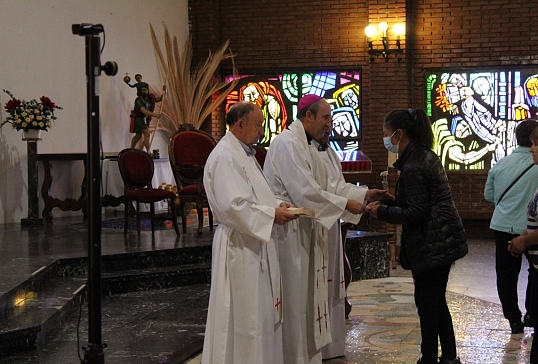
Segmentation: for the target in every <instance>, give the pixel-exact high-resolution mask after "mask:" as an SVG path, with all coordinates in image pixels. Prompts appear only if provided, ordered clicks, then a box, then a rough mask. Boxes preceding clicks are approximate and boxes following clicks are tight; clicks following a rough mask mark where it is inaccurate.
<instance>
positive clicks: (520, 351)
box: [0, 220, 532, 364]
mask: <svg viewBox="0 0 538 364" xmlns="http://www.w3.org/2000/svg"><path fill="white" fill-rule="evenodd" d="M174 235H175V234H174V233H173V231H172V232H169V231H157V232H156V236H155V237H154V238H151V233H150V232H149V233H147V232H145V233H144V232H143V233H142V238H141V239H140V240H138V239H137V238H136V234H129V235H128V236H127V238H125V239H124V238H123V232H122V231H112V230H103V236H102V245H103V248H102V249H103V254H115V253H122V252H135V251H145V250H160V249H170V248H174V247H181V246H195V245H200V244H210V243H211V238H210V237H211V234H204V235H203V236H202V237H198V236H196V234H187V235H186V236H182V237H181V238H180V239H178V240H176V239H175V236H174ZM86 236H87V230H86V229H85V227H84V226H83V225H80V226H76V225H75V226H72V222H67V223H66V222H65V221H62V220H57V221H55V223H54V224H52V225H51V226H47V227H45V228H44V229H36V230H33V229H27V230H26V229H21V228H20V226H18V225H17V224H13V225H4V226H3V228H2V229H0V249H1V251H2V254H0V277H2V279H1V280H0V293H2V292H4V291H5V290H7V289H8V287H9V286H13V285H14V284H16V283H17V281H19V280H23V279H25V277H27V276H28V275H29V274H31V273H32V272H33V271H35V270H37V269H39V268H40V267H42V266H43V265H46V264H48V263H49V262H50V261H51V260H54V259H59V258H64V257H74V256H85V255H87V240H86ZM469 243H470V251H469V254H468V255H467V256H466V257H465V258H463V259H461V260H460V261H458V262H456V264H455V265H454V266H453V267H452V271H451V275H450V279H449V284H448V289H449V292H448V295H447V297H448V301H449V305H450V308H451V312H452V315H453V320H454V326H455V331H456V340H457V346H458V355H459V356H460V357H461V359H462V363H464V364H496V363H499V364H515V363H518V364H523V363H528V354H529V352H528V348H529V347H530V344H531V340H532V337H531V336H530V334H531V332H532V329H529V328H526V329H525V334H520V335H511V334H510V330H509V326H508V323H507V321H506V320H505V319H504V317H503V316H502V312H501V307H500V305H499V302H498V297H497V292H496V288H495V268H494V242H493V240H472V241H470V242H469ZM525 269H526V266H524V267H523V269H522V273H521V274H520V284H519V287H518V288H519V291H520V292H523V291H524V289H525V272H524V270H525ZM390 273H391V277H389V278H380V279H372V280H364V281H357V282H352V283H351V285H350V286H349V289H348V293H349V296H350V299H351V301H352V303H353V309H352V312H351V317H350V320H349V322H348V325H347V328H348V339H347V354H346V358H339V359H333V360H330V361H326V362H325V363H326V364H341V363H342V364H343V363H361V364H363V363H366V364H377V363H392V364H398V363H416V361H417V359H418V358H419V355H420V354H419V343H420V329H419V325H418V317H417V314H416V308H415V306H414V303H413V283H412V279H411V277H410V274H409V272H407V271H403V270H401V269H400V268H399V267H398V268H397V269H395V270H391V272H390ZM193 289H194V287H193ZM193 292H194V291H193ZM196 292H197V293H196V294H194V293H193V294H189V290H184V291H183V293H185V294H187V296H189V297H192V298H195V297H196V296H199V298H201V299H202V300H207V296H206V295H207V287H203V289H202V290H201V291H196ZM177 294H178V292H177V291H175V290H171V291H170V290H164V291H159V292H154V294H151V293H139V294H130V295H127V296H126V297H128V298H129V299H130V300H133V302H138V304H139V305H140V307H142V308H143V309H141V310H140V311H139V313H140V315H141V316H144V319H143V320H142V321H141V322H143V324H141V323H137V322H135V320H134V319H136V318H137V315H134V314H132V312H133V311H131V310H129V311H130V312H127V316H125V317H127V318H128V319H131V317H130V316H133V317H132V319H133V321H132V322H131V321H129V324H128V325H125V320H126V319H125V318H121V314H123V313H125V311H127V310H125V308H127V307H126V306H125V305H124V303H123V300H122V297H120V296H116V297H112V298H111V299H110V300H107V301H106V303H105V304H106V305H110V306H107V310H106V311H108V312H116V313H115V314H113V316H116V315H117V318H118V323H117V325H116V324H112V325H110V326H109V327H107V328H106V331H105V335H106V336H107V341H108V343H109V345H113V346H112V347H110V348H108V349H105V358H106V362H107V363H122V364H123V363H127V362H135V361H133V360H132V359H133V356H132V355H133V353H134V350H136V353H137V355H136V358H137V359H138V360H139V362H148V363H149V362H158V361H159V358H158V357H155V356H154V357H153V359H155V360H153V359H150V358H149V356H151V352H152V349H150V346H151V347H155V346H156V345H159V346H162V348H160V349H162V350H161V351H160V353H161V354H160V355H163V354H166V353H167V352H168V351H169V350H170V349H168V348H165V347H164V345H165V343H168V344H170V343H172V344H173V345H175V343H180V342H181V341H183V340H184V339H185V338H184V337H183V338H182V337H181V335H190V334H189V332H191V333H192V335H198V336H200V335H201V333H202V332H203V330H204V328H203V325H202V326H200V325H198V324H194V326H192V324H191V323H190V322H188V320H186V321H185V322H178V320H177V315H176V314H175V312H184V311H186V310H187V309H189V307H190V306H189V307H187V306H188V304H187V303H186V304H185V305H187V306H185V307H183V306H181V305H179V306H178V305H177V304H176V302H177V301H180V297H182V296H176V295H177ZM200 295H201V296H200ZM165 297H168V298H165ZM124 298H125V297H124ZM183 298H185V297H183ZM165 302H169V303H165ZM153 305H157V306H153ZM167 305H169V306H167ZM152 307H153V308H152ZM163 307H164V309H162V308H163ZM195 307H197V306H195ZM520 307H521V308H523V307H524V305H523V302H522V300H520ZM197 308H200V307H197ZM158 311H160V312H167V314H166V315H165V316H163V317H161V318H159V317H157V314H156V312H158ZM200 314H203V313H200ZM196 315H198V314H196V313H195V316H196ZM193 317H194V316H193ZM108 319H109V317H107V320H108ZM122 320H123V321H122ZM197 320H198V319H197ZM198 321H199V320H198ZM202 321H203V320H202ZM74 325H75V323H73V322H66V325H65V327H64V330H65V331H63V334H62V335H60V336H58V337H56V338H55V339H53V340H50V341H49V343H50V344H52V346H44V347H43V349H42V350H43V351H42V352H41V354H38V356H39V357H37V358H36V357H35V356H33V355H31V356H30V357H29V356H25V355H23V356H20V357H19V358H20V359H21V360H20V361H15V362H14V361H12V360H8V359H6V360H7V361H5V360H4V361H3V360H0V362H2V363H4V362H6V363H17V362H20V363H22V362H33V363H41V364H45V363H46V364H48V363H51V364H52V363H56V364H61V363H67V362H76V361H77V359H78V358H77V355H76V347H77V344H76V343H74V342H73V341H74V340H75V339H74V335H75V334H74V333H75V330H74V329H73V328H74ZM189 325H191V327H188V326H189ZM82 327H83V328H84V327H85V325H82ZM164 327H166V329H164ZM112 333H114V334H112ZM145 334H148V336H147V338H144V335H145ZM109 335H110V336H109ZM133 337H134V338H137V339H139V340H138V341H137V344H133V345H132V346H129V345H126V346H125V347H126V348H127V349H126V350H125V352H124V353H123V354H122V351H121V350H123V349H120V350H113V348H114V346H117V345H118V344H121V343H122V342H123V340H126V338H129V339H132V338H133ZM85 340H86V332H85V331H84V329H83V330H82V332H81V341H82V342H84V341H85ZM144 348H147V352H146V354H144V350H145V349H144ZM64 350H69V352H70V353H71V354H69V357H70V360H68V361H62V360H60V359H59V358H58V357H57V356H55V354H54V353H58V354H60V353H61V352H62V351H64ZM46 351H48V352H49V354H47V356H46V357H47V358H48V359H50V360H46V361H43V360H42V359H44V358H45V356H44V355H45V354H44V353H45V352H46ZM129 351H131V352H129ZM122 356H123V357H122ZM145 356H147V357H148V358H147V359H148V361H146V360H145V359H144V360H143V359H142V358H144V357H145ZM30 358H32V359H33V360H32V359H30ZM129 358H131V359H129ZM1 359H4V358H1ZM12 359H13V358H12ZM29 359H30V360H29ZM161 359H162V357H161ZM199 362H200V355H198V357H196V358H194V359H192V360H191V361H190V362H189V364H197V363H199Z"/></svg>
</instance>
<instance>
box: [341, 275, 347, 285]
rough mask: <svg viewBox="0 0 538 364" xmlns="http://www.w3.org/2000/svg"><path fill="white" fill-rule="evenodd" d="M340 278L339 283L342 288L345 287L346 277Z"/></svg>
mask: <svg viewBox="0 0 538 364" xmlns="http://www.w3.org/2000/svg"><path fill="white" fill-rule="evenodd" d="M340 279H341V281H340V285H341V286H342V288H345V283H346V279H345V278H344V276H342V277H341V278H340Z"/></svg>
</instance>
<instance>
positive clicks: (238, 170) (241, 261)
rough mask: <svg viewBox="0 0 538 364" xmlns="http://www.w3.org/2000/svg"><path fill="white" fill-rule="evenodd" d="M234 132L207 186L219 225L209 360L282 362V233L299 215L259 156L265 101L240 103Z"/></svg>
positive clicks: (220, 148) (209, 170) (231, 115)
mask: <svg viewBox="0 0 538 364" xmlns="http://www.w3.org/2000/svg"><path fill="white" fill-rule="evenodd" d="M226 121H227V124H228V125H229V132H227V133H226V135H225V136H224V137H223V138H222V139H221V140H220V141H219V143H218V144H217V146H216V147H215V149H214V150H213V151H212V152H211V154H210V156H209V158H208V160H207V163H206V165H205V168H204V187H205V191H206V193H207V197H208V200H209V205H210V206H211V210H212V211H213V213H214V215H215V217H216V218H217V220H218V222H219V225H218V227H217V229H216V230H215V235H214V238H213V257H212V265H211V290H210V296H209V309H208V315H207V324H206V332H205V338H204V348H203V353H202V363H203V364H216V363H218V364H232V363H249V364H282V363H284V360H283V350H282V328H281V319H282V304H283V303H282V295H281V277H280V267H279V260H278V259H279V257H278V246H277V243H276V242H277V241H279V242H280V244H281V245H285V244H286V242H285V235H284V229H283V227H282V225H284V224H285V223H287V222H288V221H291V220H293V219H296V217H297V216H296V215H295V214H294V213H293V212H291V211H289V210H288V207H292V205H291V204H290V203H287V202H279V201H277V199H276V198H275V196H274V194H273V191H272V190H271V187H270V186H269V184H268V183H267V180H266V179H265V176H264V175H263V172H262V170H261V168H260V166H259V164H258V162H257V161H256V158H255V157H254V154H255V151H254V149H253V148H252V145H253V144H255V143H256V142H257V141H258V139H259V137H260V136H261V135H263V121H264V117H263V114H262V111H261V109H260V108H259V107H258V106H256V105H254V104H250V103H246V102H240V103H238V104H236V105H234V106H233V107H232V108H231V109H230V111H229V112H228V115H227V118H226Z"/></svg>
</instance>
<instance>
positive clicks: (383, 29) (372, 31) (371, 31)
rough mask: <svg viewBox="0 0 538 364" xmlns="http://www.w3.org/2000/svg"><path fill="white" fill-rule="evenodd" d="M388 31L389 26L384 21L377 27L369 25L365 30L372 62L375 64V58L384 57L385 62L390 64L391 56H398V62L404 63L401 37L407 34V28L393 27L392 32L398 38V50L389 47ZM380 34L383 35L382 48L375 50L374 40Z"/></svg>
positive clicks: (401, 25)
mask: <svg viewBox="0 0 538 364" xmlns="http://www.w3.org/2000/svg"><path fill="white" fill-rule="evenodd" d="M388 29H389V25H388V24H387V23H386V22H384V21H382V22H381V23H379V24H378V25H377V27H375V26H373V25H368V26H367V27H366V29H364V32H365V33H366V36H367V37H368V54H369V55H370V62H373V61H374V60H375V57H378V56H383V58H385V62H388V61H389V56H390V55H391V54H394V55H395V56H396V59H397V60H398V62H401V61H402V57H401V54H402V53H403V49H401V48H400V36H401V35H403V34H405V26H404V25H403V24H395V25H394V26H393V27H392V31H393V33H394V34H395V35H396V37H397V38H396V48H390V46H389V39H388V37H387V30H388ZM379 34H380V35H381V43H382V47H381V48H375V49H374V42H373V38H374V37H375V36H377V35H379Z"/></svg>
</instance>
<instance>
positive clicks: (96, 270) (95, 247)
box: [86, 34, 105, 364]
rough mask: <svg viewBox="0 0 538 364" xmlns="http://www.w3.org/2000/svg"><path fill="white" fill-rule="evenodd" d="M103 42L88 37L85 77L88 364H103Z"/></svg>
mask: <svg viewBox="0 0 538 364" xmlns="http://www.w3.org/2000/svg"><path fill="white" fill-rule="evenodd" d="M99 47H100V39H99V36H98V35H95V34H93V35H91V36H87V37H86V76H87V93H88V115H87V118H88V132H87V137H88V139H87V140H88V146H87V147H88V157H87V158H88V161H87V163H88V172H89V173H88V175H87V177H88V187H89V188H88V192H89V193H88V197H89V201H88V202H89V203H88V209H89V213H88V216H89V221H88V244H89V247H88V248H89V249H88V253H89V259H88V339H89V347H88V349H87V350H86V353H87V359H88V361H87V362H88V363H95V364H98V363H104V362H105V360H104V354H103V344H102V340H101V317H102V315H101V190H100V189H101V183H100V181H101V168H100V160H101V158H100V154H99V141H100V129H99V115H100V114H99V95H98V94H97V88H96V82H98V81H97V80H96V77H97V76H99V75H100V74H101V61H100V50H99Z"/></svg>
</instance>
